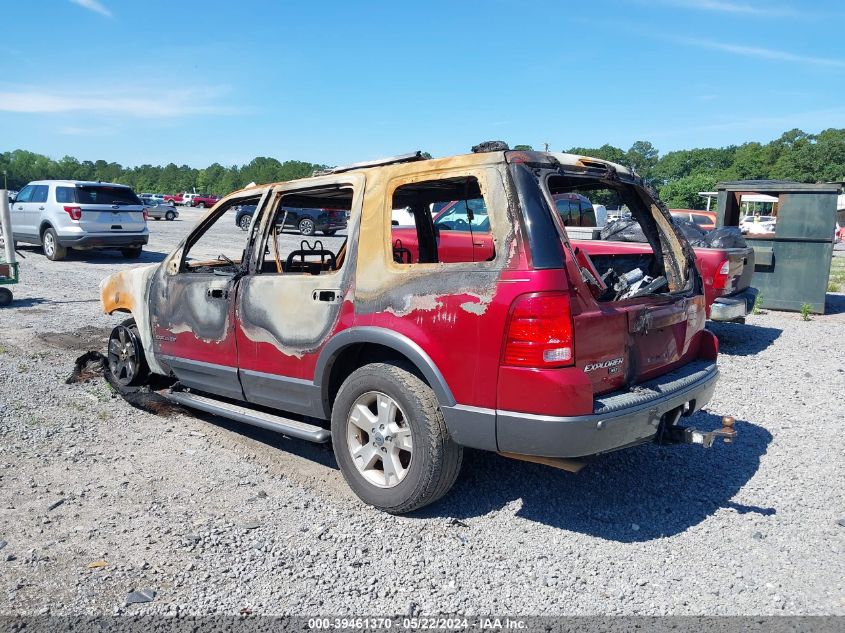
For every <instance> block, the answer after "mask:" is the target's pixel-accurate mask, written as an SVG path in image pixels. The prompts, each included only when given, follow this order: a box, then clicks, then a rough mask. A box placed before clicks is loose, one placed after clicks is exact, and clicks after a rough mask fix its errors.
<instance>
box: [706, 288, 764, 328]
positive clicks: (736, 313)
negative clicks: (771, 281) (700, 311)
mask: <svg viewBox="0 0 845 633" xmlns="http://www.w3.org/2000/svg"><path fill="white" fill-rule="evenodd" d="M756 300H757V289H756V288H746V289H745V290H743V291H742V292H740V293H739V294H736V295H732V296H730V297H719V298H718V299H716V300H715V301H714V302H713V304H712V305H711V306H710V319H711V320H713V321H740V320H743V319H745V317H746V316H747V315H748V314H749V313H750V312H751V310H752V308H753V307H754V302H755V301H756Z"/></svg>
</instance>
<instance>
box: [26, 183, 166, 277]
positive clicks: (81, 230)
mask: <svg viewBox="0 0 845 633" xmlns="http://www.w3.org/2000/svg"><path fill="white" fill-rule="evenodd" d="M11 217H12V236H13V239H14V240H15V241H16V242H28V243H30V244H40V245H42V246H43V248H44V254H45V255H46V256H47V258H48V259H51V260H53V261H56V260H60V259H64V257H65V255H66V254H67V249H68V248H117V249H120V251H121V252H122V253H123V255H124V257H127V258H130V259H134V258H137V257H139V256H140V255H141V250H142V248H143V246H144V244H146V243H147V242H148V241H149V238H150V233H149V230H148V229H147V214H146V211H145V209H144V205H143V204H142V203H141V201H140V200H139V199H138V196H136V195H135V192H134V191H132V189H131V188H130V187H127V186H126V185H118V184H113V183H105V182H85V181H79V180H37V181H34V182H31V183H29V184H28V185H27V186H26V187H24V188H23V189H21V191H20V193H19V194H18V196H17V198H16V199H15V202H14V204H12V205H11Z"/></svg>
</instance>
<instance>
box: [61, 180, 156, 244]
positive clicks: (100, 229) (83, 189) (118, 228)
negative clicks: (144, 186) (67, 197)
mask: <svg viewBox="0 0 845 633" xmlns="http://www.w3.org/2000/svg"><path fill="white" fill-rule="evenodd" d="M75 195H76V203H77V204H78V206H79V208H80V209H81V211H82V216H81V217H80V219H79V226H80V227H81V228H82V229H83V230H85V231H86V232H89V233H137V232H140V231H143V230H144V229H145V228H146V226H147V223H146V221H145V220H144V205H143V204H141V201H140V200H139V199H138V196H136V195H135V192H134V191H132V189H130V188H129V187H123V186H119V185H101V184H95V185H77V186H76V188H75Z"/></svg>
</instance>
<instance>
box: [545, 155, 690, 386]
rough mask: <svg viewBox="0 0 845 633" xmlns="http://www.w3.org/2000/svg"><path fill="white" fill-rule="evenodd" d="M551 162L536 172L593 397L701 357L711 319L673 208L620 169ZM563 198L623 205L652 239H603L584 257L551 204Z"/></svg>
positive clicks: (590, 163)
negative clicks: (701, 336) (701, 338)
mask: <svg viewBox="0 0 845 633" xmlns="http://www.w3.org/2000/svg"><path fill="white" fill-rule="evenodd" d="M552 156H553V157H554V158H558V159H559V160H560V164H559V165H557V166H556V167H555V168H553V169H549V170H543V169H537V168H536V167H535V170H534V176H535V178H536V179H537V182H538V184H539V185H540V187H541V190H542V191H543V193H544V198H545V201H546V207H547V209H548V210H549V212H551V214H552V217H553V219H554V224H555V228H556V231H557V236H556V237H557V239H559V240H560V241H561V243H562V245H563V249H564V254H565V267H566V271H567V276H568V277H569V279H570V282H571V284H572V286H574V288H575V290H576V291H575V292H574V293H573V294H572V296H571V305H572V323H573V340H574V356H575V365H576V366H577V367H579V368H580V369H581V370H582V371H583V372H584V374H585V375H586V376H587V377H588V378H589V380H590V382H591V383H592V385H593V392H594V394H596V395H598V394H602V393H606V392H609V391H614V390H618V389H622V388H635V385H637V384H638V383H641V382H643V381H646V380H649V379H651V378H654V377H657V376H659V375H661V374H664V373H667V372H669V371H671V370H673V369H675V368H676V367H679V366H680V365H683V364H685V363H686V362H688V361H689V360H692V359H694V358H696V357H697V356H698V349H697V345H698V341H697V338H696V334H697V333H698V332H700V331H701V329H702V328H703V327H704V321H705V309H704V297H703V291H702V285H701V278H700V276H699V275H698V272H697V270H696V267H695V256H694V254H693V251H692V248H691V247H690V245H689V243H688V241H687V240H686V238H685V237H684V236H683V234H681V233H680V232H679V231H678V230H677V229H676V227H675V226H674V224H673V223H672V221H671V217H670V216H669V214H668V211H666V210H665V209H663V208H661V205H659V203H658V202H657V200H655V199H654V198H653V197H652V195H651V193H650V192H649V191H648V190H647V189H646V188H645V187H643V186H642V183H641V181H640V180H639V178H637V177H636V176H635V175H632V174H630V172H628V170H624V168H618V170H617V168H616V166H614V165H612V164H608V163H604V162H602V161H593V160H592V159H582V158H579V157H573V156H569V155H557V154H555V155H552ZM576 158H578V163H576V164H575V165H572V164H571V162H572V161H573V159H576ZM564 161H567V163H570V164H567V163H564ZM561 194H578V195H579V196H580V197H584V198H585V199H587V200H590V201H592V202H593V203H601V204H609V203H612V204H618V205H619V206H620V208H624V210H625V212H626V213H627V212H630V213H631V214H632V215H633V217H634V218H635V219H636V220H637V221H639V223H640V224H641V225H642V226H643V231H644V233H646V237H647V239H648V241H649V243H648V244H628V243H613V242H598V243H597V246H598V247H599V248H598V249H597V252H596V254H595V256H594V255H592V254H588V253H587V250H591V251H592V249H584V248H578V243H577V242H570V241H569V238H568V236H567V230H566V227H567V224H568V223H567V221H566V218H565V217H562V216H561V215H560V213H559V211H558V210H557V209H555V205H554V200H555V199H556V198H555V196H560V195H561ZM580 197H579V199H580ZM552 209H555V210H554V211H551V210H552ZM655 253H656V255H655ZM535 265H536V264H535Z"/></svg>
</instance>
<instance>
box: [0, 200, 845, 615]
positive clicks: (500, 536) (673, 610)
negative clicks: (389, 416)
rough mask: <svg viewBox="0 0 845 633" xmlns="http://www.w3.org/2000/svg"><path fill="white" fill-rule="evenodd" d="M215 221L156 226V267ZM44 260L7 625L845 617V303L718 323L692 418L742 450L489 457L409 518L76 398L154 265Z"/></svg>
mask: <svg viewBox="0 0 845 633" xmlns="http://www.w3.org/2000/svg"><path fill="white" fill-rule="evenodd" d="M198 215H199V214H198V213H197V212H193V211H187V212H183V215H182V217H181V218H180V219H179V220H178V221H176V222H151V223H150V228H151V232H152V237H151V241H150V246H149V248H148V250H147V251H145V254H144V256H143V259H144V260H145V261H159V260H160V259H161V258H162V257H163V256H164V254H165V253H166V252H168V251H169V250H170V249H171V248H172V247H173V246H174V245H175V244H176V242H178V240H179V239H180V238H181V237H182V236H183V235H184V234H185V233H186V232H187V231H188V229H189V228H190V226H192V224H193V221H194V220H195V219H196V218H197V217H198ZM233 235H237V233H233ZM239 239H243V237H242V236H241V237H240V238H239ZM289 239H290V240H291V242H297V241H298V239H299V238H297V237H296V236H294V235H291V236H290V238H289ZM337 239H338V238H334V240H337ZM329 241H330V242H331V243H332V244H334V245H335V246H336V242H334V241H332V240H329ZM23 252H24V255H25V256H26V259H25V260H24V261H23V262H22V266H21V270H22V283H21V284H20V285H18V286H17V287H16V288H15V294H16V299H17V300H16V302H15V304H14V305H13V307H11V308H8V309H5V310H3V311H2V312H0V505H1V506H2V510H0V545H2V549H0V614H9V613H39V612H43V613H47V612H49V613H53V614H111V613H168V614H174V613H181V614H186V613H189V614H209V613H223V614H230V615H232V614H237V613H239V612H240V611H241V610H242V609H250V610H252V612H253V613H262V614H302V615H314V614H333V615H350V614H367V613H368V614H432V613H464V614H479V613H481V614H487V613H513V614H526V615H527V614H654V615H656V614H758V615H763V614H839V615H845V580H844V579H845V555H843V554H845V485H843V484H845V477H843V474H845V473H843V440H842V436H843V431H845V428H843V427H845V417H844V416H843V410H845V407H843V405H842V402H843V401H842V394H843V393H845V373H843V371H845V370H844V369H843V362H842V351H841V350H842V331H843V324H845V295H833V294H831V295H829V298H830V302H829V303H830V305H829V312H831V314H828V315H826V316H814V317H813V318H812V320H811V321H809V322H802V321H801V320H800V317H799V316H798V315H795V314H787V313H776V312H769V313H767V314H763V315H758V316H752V317H751V318H749V323H748V324H747V325H745V326H740V325H732V324H731V325H713V326H711V327H712V329H713V331H714V332H716V334H717V335H718V336H719V338H720V340H721V344H722V355H721V367H722V379H721V382H720V384H719V387H718V389H717V393H716V397H715V399H714V400H713V402H712V403H711V405H710V407H709V412H707V413H699V414H697V415H696V416H695V417H694V418H693V419H692V422H693V423H694V424H696V425H697V426H699V427H704V428H707V429H710V428H715V427H717V426H719V419H720V416H721V415H723V414H732V415H734V416H736V418H737V429H738V431H739V440H738V441H737V442H736V443H735V444H733V445H724V444H720V445H718V446H716V447H714V449H712V450H710V451H705V450H702V449H700V448H698V447H693V446H685V447H671V448H664V447H657V446H651V445H649V446H641V447H638V448H635V449H631V450H627V451H623V452H620V453H616V454H613V455H609V456H605V457H603V458H601V459H599V460H597V461H596V462H594V463H593V464H591V465H589V466H588V467H586V468H585V469H584V470H582V471H581V472H580V473H579V474H577V475H572V474H569V473H565V472H561V471H557V470H554V469H551V468H546V467H542V466H539V465H534V464H528V463H522V462H515V461H510V460H507V459H504V458H502V457H499V456H496V455H492V454H485V453H480V452H474V451H469V452H468V454H467V456H466V459H465V463H464V468H463V471H462V474H461V476H460V478H459V480H458V482H457V484H456V486H455V488H454V489H453V490H452V492H451V494H450V495H449V496H448V497H447V498H445V499H444V500H442V501H441V502H439V503H438V504H436V505H434V506H433V507H429V508H426V509H425V510H424V511H422V512H420V513H418V514H416V515H414V516H408V517H393V516H389V515H386V514H382V513H379V512H377V511H374V510H372V509H370V508H368V507H365V506H363V505H362V504H361V503H359V502H358V500H357V499H356V498H355V497H354V496H353V495H352V493H351V492H350V491H349V490H348V489H347V487H346V485H345V483H344V482H343V478H342V477H341V475H340V473H339V471H338V470H337V467H336V464H335V461H334V458H333V456H332V453H331V450H330V449H328V448H326V447H324V446H314V445H310V444H307V443H305V442H300V441H294V440H288V439H284V438H281V437H278V436H275V435H273V434H270V433H265V432H263V431H260V430H257V429H252V428H248V427H244V426H240V425H238V424H236V423H233V422H228V421H226V420H222V419H220V418H216V417H213V416H206V415H191V414H187V413H180V412H177V413H174V414H171V415H169V416H164V415H153V414H150V413H146V412H141V411H138V410H136V409H133V408H132V407H131V406H129V405H128V404H127V403H126V402H124V401H123V400H122V399H120V398H116V397H115V396H114V395H113V394H112V393H111V392H110V390H109V389H108V388H107V387H106V385H105V383H104V382H103V381H102V380H93V381H90V382H86V383H80V384H73V385H66V384H64V379H65V378H66V377H67V375H68V374H69V373H70V371H71V369H72V367H73V361H74V359H75V358H76V357H77V356H78V355H79V354H80V353H82V352H83V351H86V350H89V349H100V350H102V349H103V348H104V341H105V339H106V337H107V335H108V332H109V330H110V329H111V327H112V326H113V325H114V324H115V323H116V322H117V321H118V320H119V319H118V318H112V317H107V316H105V315H102V314H101V313H100V311H99V304H98V298H97V284H98V282H99V280H100V279H101V278H102V277H104V276H105V275H107V274H109V273H111V272H113V271H116V270H120V269H123V268H126V267H129V266H132V265H134V263H127V262H126V261H125V260H123V259H121V258H120V257H119V256H118V255H116V254H109V253H100V254H91V253H77V254H73V255H72V256H71V258H70V260H69V261H66V262H61V263H52V262H49V261H47V260H46V259H45V258H44V257H43V255H41V254H40V252H39V251H37V250H35V249H31V248H30V249H25V250H24V251H23ZM148 589H149V590H153V591H154V592H155V597H154V599H153V600H152V601H150V602H147V603H141V604H129V605H127V604H126V601H127V596H128V594H129V593H130V592H132V591H135V590H148Z"/></svg>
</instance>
